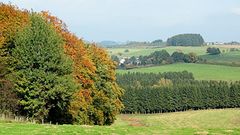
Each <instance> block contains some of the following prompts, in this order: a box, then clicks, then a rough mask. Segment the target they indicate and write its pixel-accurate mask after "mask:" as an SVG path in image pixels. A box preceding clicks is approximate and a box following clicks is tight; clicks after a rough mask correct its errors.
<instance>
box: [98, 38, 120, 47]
mask: <svg viewBox="0 0 240 135" xmlns="http://www.w3.org/2000/svg"><path fill="white" fill-rule="evenodd" d="M98 44H99V45H100V46H102V47H112V46H117V45H119V44H122V43H120V42H116V41H110V40H105V41H101V42H99V43H98Z"/></svg>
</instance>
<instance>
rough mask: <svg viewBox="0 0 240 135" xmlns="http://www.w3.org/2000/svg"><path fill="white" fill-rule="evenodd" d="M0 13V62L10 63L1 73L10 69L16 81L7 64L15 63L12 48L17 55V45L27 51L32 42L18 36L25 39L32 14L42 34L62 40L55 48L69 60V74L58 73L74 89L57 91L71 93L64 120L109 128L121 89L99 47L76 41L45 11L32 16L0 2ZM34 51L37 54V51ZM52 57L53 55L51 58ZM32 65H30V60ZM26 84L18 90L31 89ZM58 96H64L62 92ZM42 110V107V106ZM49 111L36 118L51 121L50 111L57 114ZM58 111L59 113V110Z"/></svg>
mask: <svg viewBox="0 0 240 135" xmlns="http://www.w3.org/2000/svg"><path fill="white" fill-rule="evenodd" d="M0 11H1V12H0V20H1V23H0V25H1V27H0V32H1V33H0V52H4V53H2V55H1V58H0V59H1V60H2V61H1V63H4V62H3V60H6V59H7V58H8V61H10V62H7V63H8V64H7V65H8V66H7V67H6V69H5V70H7V69H11V70H10V73H9V77H8V78H7V79H8V80H9V81H12V82H14V80H15V79H16V78H12V76H11V75H10V74H12V73H15V72H18V71H16V70H14V68H11V66H12V65H13V64H11V63H14V62H15V61H16V58H14V55H13V54H12V51H13V52H14V50H15V49H16V48H19V47H20V50H19V53H20V52H21V46H25V47H26V48H28V46H26V45H25V42H26V43H27V42H32V41H27V40H23V39H24V38H23V39H22V37H21V36H22V35H25V36H27V35H26V29H27V28H29V24H32V23H33V19H31V16H33V14H34V15H35V16H38V17H40V18H42V19H43V20H45V23H46V25H48V27H46V31H47V29H54V31H55V32H56V33H57V34H58V35H59V41H63V42H61V43H63V45H55V47H58V48H59V47H60V50H61V49H62V51H63V53H64V54H61V56H64V57H65V58H66V59H69V60H70V61H71V62H70V63H71V67H72V70H71V73H70V74H69V73H68V72H67V74H66V73H64V74H59V75H61V76H62V75H65V74H66V75H68V74H69V75H71V78H72V79H73V80H74V85H75V86H76V87H74V88H75V90H68V89H67V88H68V87H62V88H59V89H60V90H61V91H62V92H63V91H65V94H69V92H70V93H71V92H73V91H74V92H73V93H72V94H71V97H70V98H69V103H68V104H65V106H64V107H65V109H66V108H67V109H68V110H67V112H69V114H66V115H70V117H69V116H68V117H66V119H68V120H67V121H68V122H69V120H71V123H76V124H97V125H110V124H112V123H113V122H114V120H115V117H116V115H117V114H118V113H119V112H120V110H121V109H122V108H123V105H122V102H121V97H122V95H123V90H122V89H121V88H120V87H119V86H118V85H117V83H116V78H115V64H114V62H112V61H111V59H110V57H109V56H108V55H107V53H106V51H105V50H104V49H102V48H99V47H98V46H96V45H95V44H93V43H91V44H89V43H85V42H84V41H83V40H82V39H79V38H78V37H77V36H76V35H74V34H73V33H71V32H70V31H69V30H68V29H67V26H66V24H65V23H64V22H63V21H62V20H60V19H58V18H57V17H55V16H52V15H51V14H50V13H48V12H41V13H32V12H29V11H23V10H19V9H18V8H17V7H14V6H12V5H6V4H3V3H1V5H0ZM9 18H11V19H9ZM40 21H41V19H40ZM42 25H43V26H45V24H42ZM32 29H33V28H32ZM50 31H51V30H50ZM21 32H24V34H21ZM19 33H20V34H19ZM48 33H49V32H48ZM16 35H18V36H16ZM19 35H20V37H19ZM53 35H54V33H53ZM42 36H44V35H42ZM46 36H49V35H46ZM30 37H31V36H30ZM54 37H56V36H54ZM39 38H41V37H39ZM39 38H38V39H36V37H33V38H32V39H33V40H39V42H41V41H45V40H46V39H47V40H50V39H48V38H44V37H43V40H42V39H39ZM16 39H17V40H18V41H21V43H19V42H17V43H18V44H20V45H21V46H19V45H18V44H16V42H15V40H16ZM39 42H37V43H39ZM49 43H52V42H51V41H49ZM54 43H55V42H54ZM59 43H60V42H59ZM43 44H44V45H45V46H48V45H50V44H46V43H43ZM30 46H31V45H30ZM36 46H38V44H36V45H32V47H33V48H34V47H36ZM32 47H30V48H32ZM37 50H38V51H39V49H37ZM46 50H47V49H46ZM46 50H44V49H43V50H42V51H46ZM40 51H41V49H40ZM58 52H59V51H58ZM60 52H61V51H60ZM38 53H41V52H38ZM49 53H56V52H49ZM6 54H7V55H6ZM33 54H34V52H33ZM58 55H59V56H60V54H58ZM58 55H56V56H58ZM52 56H55V55H52ZM52 56H50V57H51V59H53V60H54V59H55V58H52ZM23 57H25V56H23ZM46 58H47V57H46ZM65 58H64V59H65ZM51 59H50V61H51ZM59 59H62V58H60V57H59ZM61 61H62V62H64V60H61ZM23 64H24V63H23ZM32 64H34V61H33V63H32ZM53 64H56V63H53ZM62 65H64V64H62ZM29 70H32V69H29ZM34 71H35V70H34ZM41 71H42V70H41ZM47 71H49V70H47ZM54 72H55V70H54V71H51V73H54ZM35 75H37V74H35ZM58 77H59V76H58ZM26 79H27V78H26ZM60 80H61V79H60ZM31 81H32V80H31ZM61 81H63V80H61ZM52 82H54V81H52ZM34 83H36V82H34ZM68 83H70V82H68ZM28 85H29V86H24V87H21V89H23V90H24V89H28V87H32V86H31V83H29V84H28ZM39 85H41V84H37V86H39ZM15 86H16V85H15ZM18 86H19V85H18ZM66 86H67V84H66ZM16 88H18V87H16ZM39 88H42V87H39ZM39 88H38V89H39ZM13 89H14V88H13ZM48 90H51V89H48ZM31 92H33V93H34V90H33V91H30V95H31ZM49 94H51V93H49ZM62 94H64V92H63V93H62ZM53 95H54V94H53ZM26 96H27V95H26ZM63 96H64V95H63ZM20 98H21V97H20ZM35 98H38V97H37V96H36V97H35ZM43 98H44V97H43ZM20 100H21V99H20ZM44 100H45V102H46V100H47V99H44ZM59 102H60V101H59ZM49 103H50V102H49ZM54 103H57V102H55V101H54ZM54 103H53V106H54ZM61 103H63V102H61ZM64 103H67V102H66V101H64ZM51 104H52V102H51ZM58 104H59V103H58ZM38 105H39V104H38ZM40 105H41V104H40ZM20 107H21V106H20ZM42 107H43V108H44V106H42ZM52 108H54V107H52ZM52 108H51V109H52ZM21 109H22V111H24V113H23V114H25V115H29V112H28V110H27V109H26V108H21ZM21 109H20V110H21ZM41 109H42V108H41ZM51 109H50V110H46V111H45V112H44V117H40V118H41V119H43V118H46V119H45V120H52V118H51V117H52V114H51V111H52V112H55V113H57V111H54V110H51ZM59 109H60V110H61V108H59ZM65 111H66V110H65ZM31 113H32V112H31ZM61 115H62V114H61ZM32 116H33V118H36V117H35V116H39V115H35V114H34V115H32ZM54 120H55V122H58V120H56V119H54ZM59 121H60V120H59ZM62 121H64V120H61V122H62Z"/></svg>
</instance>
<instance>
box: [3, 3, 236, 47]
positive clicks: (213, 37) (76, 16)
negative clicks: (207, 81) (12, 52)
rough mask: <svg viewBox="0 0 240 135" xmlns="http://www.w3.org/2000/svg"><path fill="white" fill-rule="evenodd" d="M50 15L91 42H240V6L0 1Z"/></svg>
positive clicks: (222, 4)
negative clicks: (184, 37)
mask: <svg viewBox="0 0 240 135" xmlns="http://www.w3.org/2000/svg"><path fill="white" fill-rule="evenodd" d="M0 1H1V2H4V3H8V2H11V3H12V4H14V5H17V6H18V7H20V8H25V9H29V10H30V9H33V10H34V11H42V10H48V11H50V12H51V13H52V14H53V15H56V16H58V17H59V18H60V19H62V20H64V21H65V22H66V24H67V25H68V27H69V29H70V30H71V31H72V32H74V33H75V34H77V35H78V36H79V37H82V38H83V39H85V40H89V41H95V42H98V41H102V40H114V41H129V40H131V41H133V40H135V41H152V40H155V39H163V40H166V39H167V38H168V37H170V36H172V35H175V34H180V33H200V34H201V35H202V36H203V37H204V39H205V40H206V41H233V40H234V41H240V0H0Z"/></svg>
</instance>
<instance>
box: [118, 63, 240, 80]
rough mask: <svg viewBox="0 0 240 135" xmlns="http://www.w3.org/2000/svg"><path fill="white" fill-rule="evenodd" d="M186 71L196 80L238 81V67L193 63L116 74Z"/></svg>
mask: <svg viewBox="0 0 240 135" xmlns="http://www.w3.org/2000/svg"><path fill="white" fill-rule="evenodd" d="M184 70H186V71H188V72H192V73H193V76H194V77H195V79H197V80H226V81H237V80H240V67H231V66H223V65H209V64H195V63H178V64H170V65H162V66H154V67H146V68H136V69H131V70H118V71H117V72H118V73H127V72H146V73H150V72H152V73H158V72H169V71H184Z"/></svg>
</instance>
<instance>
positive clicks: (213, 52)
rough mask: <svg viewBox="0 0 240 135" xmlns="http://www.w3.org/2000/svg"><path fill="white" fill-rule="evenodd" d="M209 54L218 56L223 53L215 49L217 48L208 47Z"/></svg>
mask: <svg viewBox="0 0 240 135" xmlns="http://www.w3.org/2000/svg"><path fill="white" fill-rule="evenodd" d="M207 53H208V54H210V55H218V54H220V53H221V51H220V49H219V48H215V47H208V48H207Z"/></svg>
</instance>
